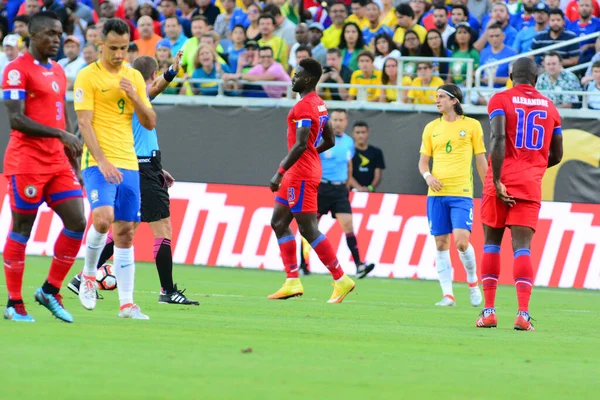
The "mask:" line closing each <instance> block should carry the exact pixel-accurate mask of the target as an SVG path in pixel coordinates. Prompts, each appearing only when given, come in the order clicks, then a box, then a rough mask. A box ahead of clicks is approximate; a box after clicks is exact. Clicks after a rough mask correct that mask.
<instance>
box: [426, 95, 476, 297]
mask: <svg viewBox="0 0 600 400" xmlns="http://www.w3.org/2000/svg"><path fill="white" fill-rule="evenodd" d="M462 98H463V97H462V93H461V91H460V88H459V87H458V86H456V85H453V84H448V85H442V86H440V87H439V88H438V90H437V100H436V105H437V108H438V110H439V112H440V113H441V114H442V116H441V117H439V118H437V119H435V120H434V121H431V122H430V123H429V124H427V126H426V127H425V130H424V131H423V141H422V143H421V151H420V152H421V157H420V159H419V172H420V173H421V175H422V176H423V178H424V179H425V181H426V182H427V185H428V186H429V193H428V197H427V218H428V220H429V229H430V231H431V234H432V235H433V236H434V237H435V244H436V248H437V252H436V257H435V264H436V269H437V272H438V276H439V280H440V286H441V287H442V292H443V294H444V297H443V299H442V301H440V302H438V303H436V305H437V306H454V305H456V301H455V299H454V293H453V292H452V264H451V261H450V251H449V249H450V233H452V235H453V236H454V242H455V244H456V248H457V249H458V254H459V256H460V260H461V261H462V263H463V266H464V267H465V271H466V273H467V282H468V283H469V292H470V300H471V304H472V305H473V306H474V307H477V306H479V305H480V304H481V300H482V298H481V291H480V290H479V286H478V283H477V268H476V261H475V252H474V250H473V246H471V244H470V243H469V238H470V235H471V228H472V225H473V173H472V162H473V154H475V161H476V165H477V172H478V173H479V178H480V179H481V181H482V182H483V179H484V177H485V173H486V171H487V161H486V159H485V146H484V144H483V129H482V128H481V124H480V123H479V121H477V120H476V119H473V118H469V117H466V116H465V115H464V113H463V110H462V107H461V104H460V103H461V101H462ZM432 158H433V170H432V171H431V172H430V171H429V161H430V160H431V159H432Z"/></svg>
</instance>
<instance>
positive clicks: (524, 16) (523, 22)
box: [510, 0, 543, 32]
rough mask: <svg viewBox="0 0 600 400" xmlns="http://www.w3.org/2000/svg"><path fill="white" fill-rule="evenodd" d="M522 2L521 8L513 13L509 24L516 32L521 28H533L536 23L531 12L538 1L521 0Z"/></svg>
mask: <svg viewBox="0 0 600 400" xmlns="http://www.w3.org/2000/svg"><path fill="white" fill-rule="evenodd" d="M522 4H523V10H521V11H519V12H518V13H517V14H516V15H514V16H513V18H512V19H511V21H510V24H511V25H512V26H513V28H515V29H516V30H517V32H519V31H522V30H523V29H527V28H533V27H534V26H535V25H536V22H535V18H534V15H533V14H534V12H535V10H536V8H537V5H538V4H540V2H539V0H522ZM541 4H543V3H541Z"/></svg>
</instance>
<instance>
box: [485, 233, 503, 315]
mask: <svg viewBox="0 0 600 400" xmlns="http://www.w3.org/2000/svg"><path fill="white" fill-rule="evenodd" d="M499 275H500V246H497V245H494V244H486V245H485V246H483V260H482V261H481V284H482V285H483V296H484V297H485V308H494V303H495V302H496V288H497V287H498V276H499Z"/></svg>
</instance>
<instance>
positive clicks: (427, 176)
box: [423, 171, 431, 180]
mask: <svg viewBox="0 0 600 400" xmlns="http://www.w3.org/2000/svg"><path fill="white" fill-rule="evenodd" d="M430 176H431V173H430V172H429V171H427V172H425V173H424V174H423V179H425V180H427V178H429V177H430Z"/></svg>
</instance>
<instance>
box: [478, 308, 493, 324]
mask: <svg viewBox="0 0 600 400" xmlns="http://www.w3.org/2000/svg"><path fill="white" fill-rule="evenodd" d="M475 326H476V327H478V328H495V327H496V326H498V318H496V309H495V308H484V309H483V311H482V312H481V314H480V317H479V318H478V319H477V322H476V323H475Z"/></svg>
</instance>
